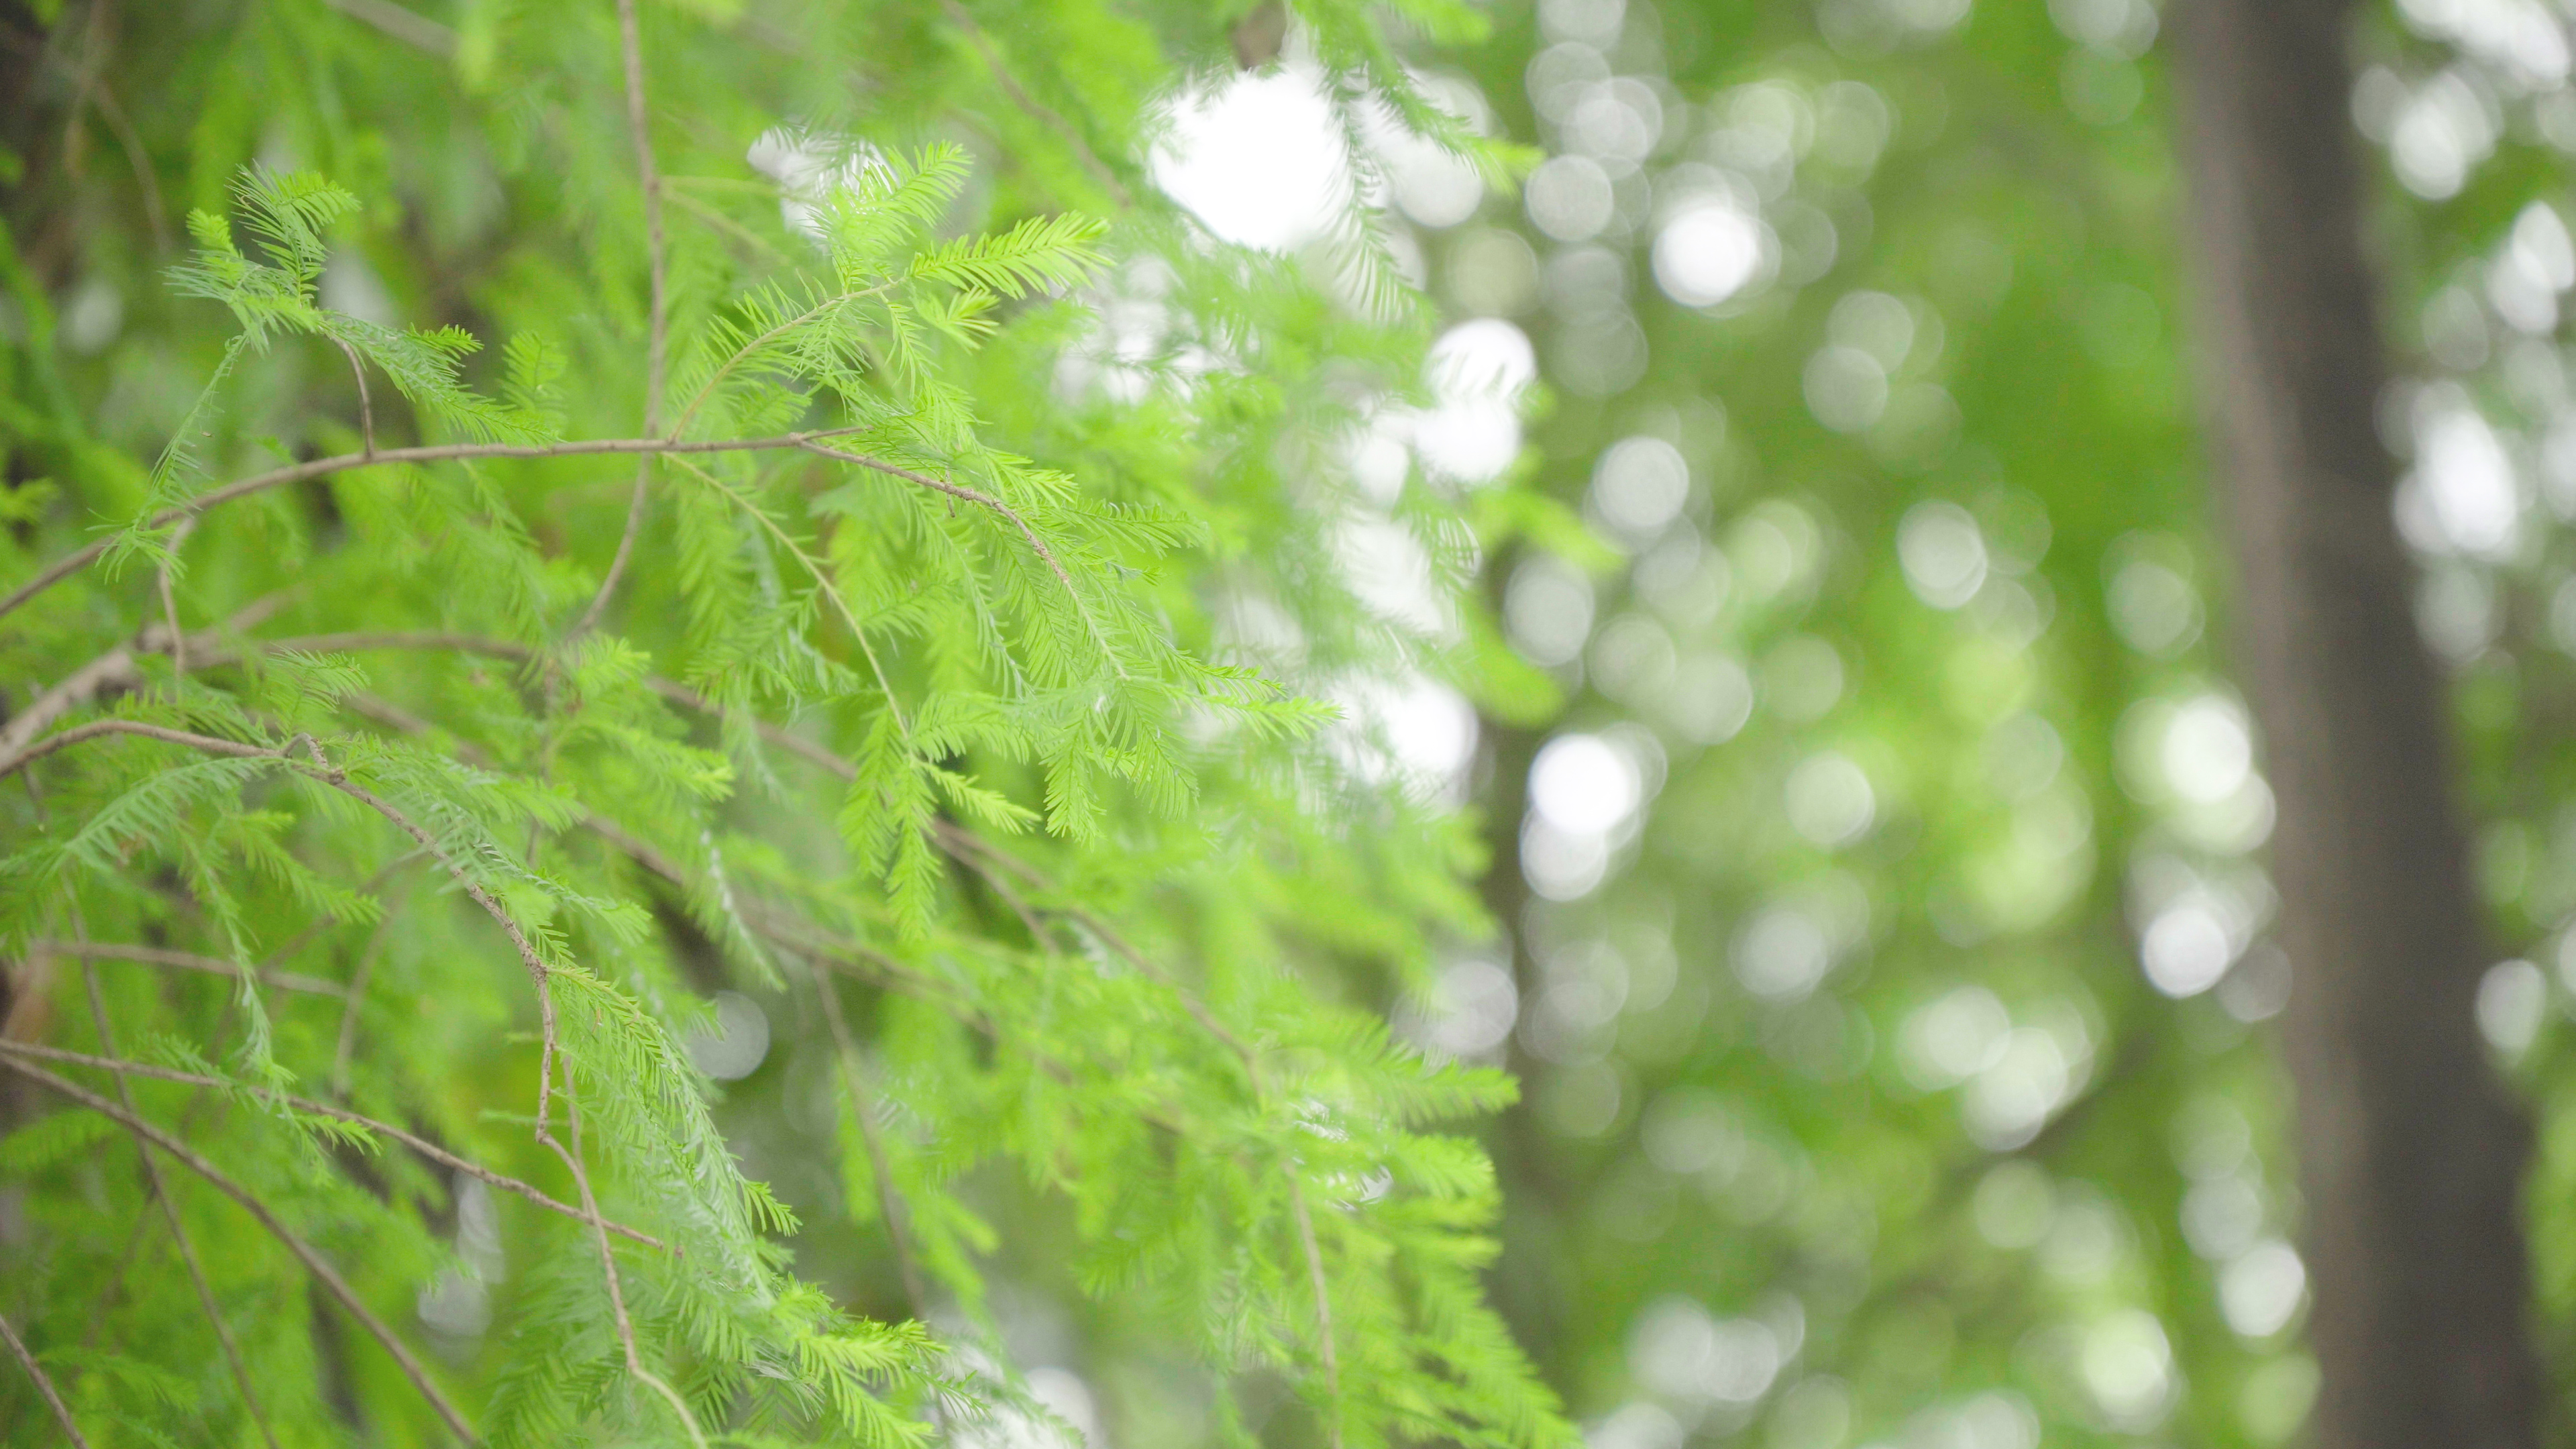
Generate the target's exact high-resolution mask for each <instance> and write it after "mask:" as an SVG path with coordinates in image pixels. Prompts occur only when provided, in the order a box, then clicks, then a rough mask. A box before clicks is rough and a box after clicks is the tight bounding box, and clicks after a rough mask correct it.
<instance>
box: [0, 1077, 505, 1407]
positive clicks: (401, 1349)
mask: <svg viewBox="0 0 2576 1449" xmlns="http://www.w3.org/2000/svg"><path fill="white" fill-rule="evenodd" d="M0 1069H5V1070H8V1071H12V1072H16V1073H17V1074H18V1075H20V1076H22V1077H25V1078H27V1079H28V1080H29V1081H32V1082H34V1083H36V1084H37V1085H38V1086H40V1087H43V1088H45V1089H46V1090H47V1091H50V1092H52V1093H54V1094H55V1095H57V1096H60V1097H64V1098H67V1099H69V1100H71V1101H74V1102H78V1103H80V1104H81V1105H82V1106H84V1107H87V1108H89V1109H90V1110H91V1111H93V1112H96V1113H98V1114H99V1115H100V1116H102V1117H105V1118H108V1119H109V1120H111V1121H114V1122H116V1123H118V1124H119V1125H121V1126H124V1127H125V1128H127V1129H128V1130H130V1131H134V1132H139V1133H141V1134H142V1135H143V1136H145V1137H146V1138H148V1139H150V1140H151V1143H152V1145H153V1146H155V1147H158V1148H160V1149H161V1150H162V1151H163V1152H166V1153H168V1154H169V1155H170V1157H171V1158H172V1159H174V1160H175V1161H177V1162H178V1163H179V1164H180V1165H181V1166H183V1167H185V1168H187V1169H188V1170H189V1171H190V1172H193V1173H195V1174H197V1176H199V1177H201V1178H203V1179H205V1180H206V1181H207V1182H208V1183H210V1184H212V1185H213V1186H214V1188H215V1189H216V1190H217V1191H219V1192H221V1193H222V1194H223V1195H224V1196H226V1197H228V1198H231V1199H232V1200H233V1201H234V1202H237V1203H239V1204H241V1206H242V1209H243V1211H245V1212H248V1213H249V1214H250V1215H251V1216H252V1217H253V1218H255V1219H257V1220H258V1222H259V1225H260V1226H261V1227H263V1228H265V1229H267V1230H268V1233H269V1236H271V1237H273V1238H275V1239H277V1241H278V1242H279V1243H280V1244H282V1245H284V1247H285V1248H286V1250H287V1251H288V1252H290V1253H293V1254H294V1255H295V1257H296V1259H297V1261H299V1262H301V1263H302V1264H303V1265H304V1266H305V1269H306V1270H307V1271H309V1272H311V1273H312V1274H313V1276H314V1277H315V1278H316V1279H318V1280H319V1281H320V1282H321V1284H322V1286H323V1287H324V1288H325V1289H327V1290H328V1291H329V1292H330V1294H331V1296H332V1297H334V1298H336V1299H338V1300H339V1301H340V1306H341V1307H342V1308H344V1309H346V1310H347V1311H348V1314H349V1316H350V1317H352V1318H354V1319H356V1320H358V1323H359V1326H361V1327H363V1328H365V1329H366V1330H367V1333H368V1334H369V1336H371V1337H373V1338H374V1339H375V1340H376V1342H378V1343H380V1344H382V1345H383V1346H384V1349H385V1352H387V1353H389V1354H391V1355H392V1356H393V1360H394V1363H395V1364H396V1366H398V1367H399V1368H401V1370H402V1372H403V1376H404V1377H405V1378H408V1379H410V1380H411V1384H412V1387H413V1388H415V1389H417V1390H419V1392H420V1396H421V1397H422V1398H424V1399H427V1400H428V1401H429V1406H430V1407H431V1408H432V1409H434V1410H436V1411H437V1413H438V1416H439V1418H441V1419H443V1420H445V1421H446V1423H447V1427H448V1428H450V1429H452V1430H454V1431H455V1432H456V1434H457V1436H458V1437H460V1438H463V1439H466V1440H468V1441H471V1440H473V1439H474V1438H475V1434H474V1428H473V1425H471V1424H470V1423H468V1422H467V1421H466V1418H465V1416H464V1415H463V1414H462V1413H460V1412H458V1411H457V1408H456V1406H455V1405H454V1404H452V1403H449V1402H448V1399H447V1395H446V1394H444V1393H442V1392H441V1391H440V1390H439V1387H438V1385H437V1384H436V1383H435V1382H433V1381H432V1380H431V1379H430V1377H429V1370H428V1369H427V1368H426V1367H425V1366H423V1365H422V1363H421V1361H420V1360H419V1359H418V1358H416V1357H414V1356H413V1354H412V1351H411V1349H410V1348H409V1347H408V1346H406V1345H405V1344H404V1343H403V1341H402V1340H401V1339H400V1338H398V1337H396V1336H395V1335H394V1331H393V1330H392V1329H391V1328H388V1327H386V1326H385V1323H384V1320H382V1319H380V1318H378V1317H376V1315H375V1314H374V1312H373V1311H371V1310H370V1309H369V1308H368V1307H367V1305H366V1303H365V1302H364V1301H363V1300H361V1299H360V1298H359V1297H358V1292H357V1290H356V1289H354V1288H352V1287H350V1286H349V1280H347V1279H346V1278H343V1277H341V1276H340V1271H339V1270H338V1269H337V1268H334V1267H332V1266H331V1264H330V1261H329V1260H328V1259H325V1258H324V1257H323V1256H322V1255H321V1254H319V1253H317V1252H315V1251H314V1250H313V1247H312V1245H311V1244H309V1243H306V1242H305V1241H304V1240H303V1239H302V1238H299V1237H297V1236H296V1235H295V1234H294V1233H293V1232H291V1231H289V1230H288V1228H287V1226H286V1224H285V1223H283V1222H280V1221H279V1220H278V1218H277V1215H276V1214H275V1213H273V1212H270V1211H269V1209H268V1205H267V1204H266V1203H263V1202H261V1201H260V1200H259V1197H258V1195H257V1194H255V1193H253V1192H252V1191H251V1190H250V1189H248V1188H246V1187H243V1186H242V1185H241V1184H240V1183H238V1182H235V1181H233V1180H232V1178H230V1177H229V1176H227V1175H225V1173H224V1171H223V1169H221V1168H219V1167H217V1166H215V1165H214V1164H213V1163H211V1162H209V1161H207V1160H206V1159H205V1158H203V1157H200V1156H198V1155H197V1153H196V1152H195V1151H194V1150H192V1149H191V1148H190V1147H189V1146H188V1144H186V1143H185V1142H182V1141H180V1140H179V1139H177V1138H175V1137H172V1136H171V1135H170V1134H169V1133H167V1132H164V1131H162V1130H161V1129H160V1128H158V1127H155V1126H153V1125H152V1124H151V1123H149V1122H146V1121H144V1120H143V1119H142V1118H140V1117H137V1116H135V1115H134V1114H133V1113H130V1112H128V1111H126V1110H125V1109H124V1108H122V1107H120V1106H118V1105H117V1104H116V1103H114V1102H111V1101H109V1100H108V1099H107V1098H105V1097H102V1096H100V1095H98V1094H97V1093H96V1092H92V1091H90V1090H88V1089H87V1088H84V1087H82V1086H80V1085H79V1084H78V1083H75V1082H72V1081H69V1080H67V1079H65V1078H63V1077H58V1076H56V1075H54V1074H53V1073H52V1072H49V1071H46V1070H45V1069H43V1068H42V1067H38V1066H33V1065H30V1064H29V1063H27V1062H24V1061H21V1060H19V1059H18V1057H17V1056H16V1055H15V1053H14V1052H0Z"/></svg>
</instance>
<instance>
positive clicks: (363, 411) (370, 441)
mask: <svg viewBox="0 0 2576 1449" xmlns="http://www.w3.org/2000/svg"><path fill="white" fill-rule="evenodd" d="M331 340H332V342H334V343H335V344H337V345H338V346H339V349H340V354H341V355H342V356H343V357H346V358H348V359H349V372H350V375H351V376H353V377H355V378H357V379H358V439H359V443H360V445H361V446H362V447H363V448H364V450H365V451H364V452H362V453H361V454H360V455H359V456H361V457H366V458H372V457H374V456H376V400H375V398H374V396H373V395H372V394H370V393H369V392H368V391H367V364H366V362H365V361H364V360H363V359H361V358H360V357H359V356H358V349H356V348H354V347H351V346H350V345H349V344H348V343H346V342H342V341H340V339H339V338H337V337H334V338H332V339H331Z"/></svg>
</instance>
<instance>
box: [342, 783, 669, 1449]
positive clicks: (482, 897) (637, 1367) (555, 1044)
mask: <svg viewBox="0 0 2576 1449" xmlns="http://www.w3.org/2000/svg"><path fill="white" fill-rule="evenodd" d="M300 738H301V740H302V743H303V745H304V747H305V749H306V750H307V751H308V752H309V753H310V754H311V756H312V760H313V765H314V770H313V772H312V775H313V777H314V778H318V779H320V780H321V781H322V782H323V783H325V784H327V785H329V786H330V787H331V788H333V789H335V790H338V791H340V792H341V793H342V794H344V795H347V796H348V797H349V798H351V799H353V800H356V801H357V802H359V803H360V804H362V805H365V806H366V807H367V808H368V809H370V810H373V811H375V812H376V813H377V814H378V815H381V816H383V817H384V818H385V819H387V820H389V821H391V822H393V824H394V825H395V826H396V827H397V828H399V829H400V830H402V831H403V833H404V834H406V835H409V836H410V837H411V838H412V839H414V840H416V841H418V842H419V843H420V846H421V848H422V849H424V850H426V851H428V852H429V853H430V855H431V856H432V857H433V858H434V859H436V860H437V861H438V863H439V864H440V865H442V866H444V867H446V869H447V873H448V874H449V876H451V877H452V878H453V879H454V880H455V881H456V883H457V884H458V885H459V886H462V887H463V888H464V889H465V893H466V894H467V895H468V896H470V897H472V898H473V900H474V903H475V904H476V905H479V906H481V907H482V908H483V910H484V913H485V914H487V915H489V916H491V918H492V919H493V921H494V922H495V923H497V924H498V925H499V926H500V927H501V931H502V934H504V935H506V936H508V937H509V938H510V944H511V946H512V947H513V948H515V949H516V950H517V951H518V953H519V960H520V963H521V964H522V965H523V966H525V967H526V968H527V972H528V975H529V979H530V980H532V981H533V982H534V983H535V985H536V991H537V1021H538V1026H539V1030H540V1032H541V1033H542V1048H541V1052H540V1056H539V1060H538V1063H537V1121H536V1136H537V1141H538V1142H539V1143H541V1144H542V1145H544V1146H545V1147H547V1148H549V1149H551V1150H552V1151H553V1152H554V1153H555V1155H556V1156H558V1157H560V1158H562V1159H563V1162H564V1166H565V1167H567V1168H569V1169H571V1171H572V1181H573V1186H574V1188H575V1189H577V1190H578V1192H579V1194H580V1196H581V1211H582V1213H583V1215H584V1218H585V1220H586V1221H588V1222H589V1223H590V1225H591V1229H592V1233H593V1235H594V1236H595V1237H596V1238H597V1239H598V1241H599V1259H600V1267H601V1269H602V1271H603V1272H604V1273H605V1274H606V1275H607V1279H608V1295H609V1302H610V1304H611V1305H612V1306H613V1307H614V1308H615V1309H616V1310H617V1327H618V1337H619V1339H620V1340H621V1341H622V1342H623V1344H624V1345H625V1349H626V1362H627V1369H628V1371H629V1372H631V1373H632V1374H633V1375H634V1376H635V1377H636V1378H637V1379H639V1380H641V1381H642V1382H643V1383H645V1384H646V1385H647V1386H649V1387H651V1388H653V1389H654V1390H655V1391H656V1392H658V1393H660V1394H661V1395H662V1397H663V1398H665V1399H667V1400H669V1401H670V1404H671V1407H672V1409H673V1410H674V1411H675V1412H676V1413H678V1414H679V1416H680V1421H681V1423H682V1424H683V1425H684V1426H685V1427H686V1428H687V1429H688V1431H689V1438H690V1439H691V1441H693V1442H694V1443H696V1444H697V1445H698V1446H699V1449H705V1446H706V1437H705V1435H704V1434H702V1433H701V1432H699V1429H698V1423H697V1419H696V1418H695V1417H694V1416H693V1415H691V1414H690V1413H689V1408H688V1405H687V1404H686V1403H684V1402H682V1400H681V1399H680V1396H679V1395H678V1394H677V1393H675V1392H674V1391H673V1390H672V1388H671V1386H670V1385H669V1384H666V1383H664V1382H663V1381H662V1380H661V1379H660V1378H658V1377H656V1376H655V1375H654V1374H653V1373H651V1372H650V1371H649V1370H647V1369H646V1368H645V1367H644V1361H643V1358H642V1355H641V1354H640V1353H639V1352H638V1351H637V1349H636V1346H635V1330H634V1325H633V1324H632V1323H631V1322H629V1321H628V1319H627V1316H626V1300H625V1292H624V1289H623V1287H622V1286H621V1284H620V1281H619V1278H618V1273H617V1256H616V1254H615V1253H614V1252H613V1251H612V1250H611V1249H610V1247H609V1244H608V1227H607V1220H606V1219H605V1218H603V1217H601V1216H600V1212H599V1199H598V1195H597V1194H596V1193H594V1192H593V1191H592V1190H591V1186H590V1170H589V1169H588V1168H587V1167H585V1166H584V1165H583V1164H582V1157H581V1153H580V1151H579V1150H578V1146H579V1142H580V1135H579V1134H580V1132H581V1123H580V1119H579V1118H578V1117H577V1116H575V1115H574V1113H575V1112H576V1111H577V1110H578V1109H577V1107H576V1106H575V1104H574V1102H573V1099H572V1098H571V1097H570V1096H569V1095H567V1096H566V1097H565V1099H564V1117H565V1121H566V1124H567V1128H568V1130H569V1131H571V1132H572V1133H573V1134H574V1143H575V1148H574V1150H569V1151H568V1150H566V1149H565V1147H564V1146H563V1144H562V1143H561V1142H559V1141H558V1140H556V1138H555V1135H554V1129H553V1128H552V1126H550V1125H549V1122H548V1115H547V1109H548V1107H549V1105H550V1100H551V1092H552V1089H553V1085H554V1082H553V1078H554V1073H555V1070H556V1065H557V1063H558V1062H559V1061H560V1060H561V1056H562V1052H561V1047H560V1045H559V1043H560V1041H561V1036H560V1028H559V1024H558V1021H557V1015H556V1011H555V999H554V984H553V980H554V970H553V968H552V967H551V966H549V965H548V964H547V963H546V961H545V959H544V958H543V957H541V956H539V955H538V954H537V950H536V947H535V946H534V945H532V944H530V942H529V940H528V937H527V934H526V933H525V932H523V931H521V930H520V929H519V923H518V922H517V921H516V920H515V919H513V918H512V917H511V915H510V913H509V912H508V911H507V910H504V909H503V908H502V906H501V903H500V902H499V901H498V900H496V899H494V898H493V896H492V893H491V892H490V891H489V890H487V889H485V888H484V886H483V884H482V882H480V881H478V880H476V879H474V877H473V876H472V875H470V874H468V873H467V872H466V870H465V869H464V867H462V866H460V865H458V864H457V863H456V862H455V861H453V860H450V859H449V858H448V856H447V853H446V852H445V851H443V850H441V849H439V847H438V842H437V841H436V840H434V839H432V838H431V837H430V834H429V832H428V831H426V830H424V829H422V828H421V827H420V826H419V825H418V824H417V823H415V822H414V821H413V820H412V819H411V817H410V816H408V815H405V814H404V813H403V812H402V811H400V810H398V809H396V808H395V807H394V806H393V805H392V804H391V803H390V802H389V801H387V800H385V799H384V798H383V797H382V796H379V795H377V794H376V793H375V792H374V791H373V790H370V789H368V788H367V787H366V786H364V785H361V784H358V783H357V782H356V781H354V780H351V779H350V778H349V776H348V772H346V771H344V770H342V769H340V768H339V767H337V766H335V765H333V764H332V763H331V762H330V760H329V758H327V757H326V756H325V755H324V754H323V753H322V747H321V746H320V745H319V744H317V743H315V742H314V740H313V739H312V737H311V736H309V735H308V736H302V737H300ZM565 1081H566V1090H567V1092H569V1090H570V1081H571V1073H570V1068H569V1067H566V1068H565Z"/></svg>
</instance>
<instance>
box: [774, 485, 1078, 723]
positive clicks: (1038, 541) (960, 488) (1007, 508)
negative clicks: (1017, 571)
mask: <svg viewBox="0 0 2576 1449" xmlns="http://www.w3.org/2000/svg"><path fill="white" fill-rule="evenodd" d="M797 446H798V447H800V448H803V449H804V450H805V451H807V452H809V453H816V454H820V455H821V456H823V457H826V458H835V459H838V460H840V461H841V462H844V463H855V464H857V465H858V466H860V467H862V468H867V469H871V470H873V471H875V472H879V473H883V474H885V475H887V476H888V477H891V478H901V479H902V480H904V481H905V482H907V483H911V484H915V485H917V486H920V487H923V488H927V489H930V490H931V491H933V492H935V493H945V494H947V495H949V496H950V497H952V498H962V499H965V500H966V501H967V502H969V503H972V504H975V505H976V506H977V507H980V508H989V509H991V510H992V511H993V512H995V513H998V514H1000V515H1001V516H1002V517H1004V518H1007V519H1009V520H1010V521H1011V522H1012V523H1014V524H1016V525H1017V526H1018V527H1019V530H1020V533H1021V535H1022V536H1023V537H1025V538H1027V539H1028V541H1029V548H1030V549H1031V550H1032V551H1034V552H1035V553H1036V554H1037V556H1038V557H1039V558H1040V559H1041V560H1044V561H1045V563H1046V566H1047V568H1048V569H1049V570H1051V571H1053V573H1054V574H1055V578H1056V582H1057V583H1060V584H1062V585H1064V592H1065V596H1066V597H1067V598H1070V599H1071V600H1073V608H1074V612H1075V613H1078V614H1080V615H1081V616H1082V623H1083V627H1084V628H1086V629H1088V630H1090V632H1091V638H1092V642H1094V643H1096V644H1098V645H1099V646H1100V653H1101V656H1102V657H1103V658H1105V659H1107V660H1108V661H1109V667H1110V668H1111V669H1114V670H1116V671H1117V672H1118V677H1119V678H1121V679H1124V678H1126V677H1127V666H1126V663H1125V661H1123V660H1121V659H1120V658H1119V657H1118V651H1117V650H1116V649H1113V648H1111V647H1110V644H1109V636H1107V635H1106V634H1103V633H1102V632H1101V631H1100V622H1099V621H1098V620H1096V619H1094V618H1092V617H1091V605H1090V604H1088V603H1086V602H1084V600H1083V597H1082V591H1081V590H1080V589H1077V588H1075V587H1074V586H1073V575H1071V574H1069V573H1067V572H1065V568H1064V565H1063V564H1060V563H1058V562H1056V557H1055V550H1053V549H1051V548H1048V547H1047V545H1046V540H1045V539H1043V538H1040V537H1039V536H1038V531H1037V529H1036V528H1034V527H1032V526H1031V525H1030V523H1029V521H1028V519H1027V518H1026V517H1024V516H1023V515H1022V514H1021V513H1020V511H1019V510H1018V509H1016V508H1013V507H1012V506H1011V505H1009V504H1008V503H1005V502H1003V501H1002V500H1001V499H999V498H996V497H994V496H993V495H992V494H990V493H987V492H985V491H983V490H982V489H980V488H969V487H967V486H966V485H965V484H963V483H952V482H950V481H948V480H947V479H945V478H933V477H931V476H930V475H929V474H927V473H922V472H916V471H915V470H913V469H910V468H905V467H901V466H898V465H896V464H893V463H889V462H887V461H886V460H884V459H883V458H871V457H869V456H868V455H867V454H865V453H852V452H848V451H846V450H844V449H840V448H827V447H824V446H823V445H821V444H819V443H811V442H808V443H799V444H797Z"/></svg>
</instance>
